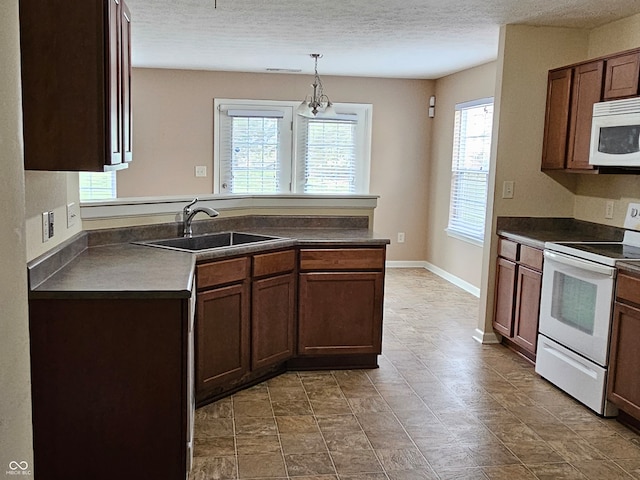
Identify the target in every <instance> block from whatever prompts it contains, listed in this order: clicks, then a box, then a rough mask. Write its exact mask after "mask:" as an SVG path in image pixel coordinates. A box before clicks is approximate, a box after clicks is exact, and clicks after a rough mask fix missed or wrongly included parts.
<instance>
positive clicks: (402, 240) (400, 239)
mask: <svg viewBox="0 0 640 480" xmlns="http://www.w3.org/2000/svg"><path fill="white" fill-rule="evenodd" d="M398 243H404V232H398Z"/></svg>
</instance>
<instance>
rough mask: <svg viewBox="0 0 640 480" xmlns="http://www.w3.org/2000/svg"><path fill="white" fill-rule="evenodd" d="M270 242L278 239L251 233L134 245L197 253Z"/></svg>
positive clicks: (233, 233)
mask: <svg viewBox="0 0 640 480" xmlns="http://www.w3.org/2000/svg"><path fill="white" fill-rule="evenodd" d="M270 240H279V238H278V237H269V236H266V235H256V234H253V233H241V232H222V233H209V234H206V235H197V236H193V237H178V238H168V239H166V240H153V241H149V242H136V243H138V244H140V245H148V246H150V247H160V248H168V249H171V250H183V251H187V252H197V251H200V250H209V249H212V248H223V247H232V246H236V245H244V244H247V243H258V242H268V241H270Z"/></svg>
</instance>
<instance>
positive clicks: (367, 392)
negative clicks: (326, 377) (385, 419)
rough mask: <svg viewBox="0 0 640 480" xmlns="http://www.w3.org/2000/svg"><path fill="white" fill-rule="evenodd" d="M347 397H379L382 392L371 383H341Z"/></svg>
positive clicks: (343, 392)
mask: <svg viewBox="0 0 640 480" xmlns="http://www.w3.org/2000/svg"><path fill="white" fill-rule="evenodd" d="M340 389H341V390H342V394H343V395H344V396H345V397H346V398H363V397H379V396H380V393H379V392H378V390H376V388H375V387H374V386H373V385H372V384H371V383H369V384H368V385H340Z"/></svg>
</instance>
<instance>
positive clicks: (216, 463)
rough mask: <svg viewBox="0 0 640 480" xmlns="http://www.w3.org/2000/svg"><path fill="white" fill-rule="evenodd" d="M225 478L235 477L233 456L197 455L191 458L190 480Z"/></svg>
mask: <svg viewBox="0 0 640 480" xmlns="http://www.w3.org/2000/svg"><path fill="white" fill-rule="evenodd" d="M212 478H215V479H220V480H226V479H231V478H237V465H236V458H235V457H216V458H211V457H197V458H194V459H193V468H192V470H191V475H190V476H189V479H190V480H210V479H212Z"/></svg>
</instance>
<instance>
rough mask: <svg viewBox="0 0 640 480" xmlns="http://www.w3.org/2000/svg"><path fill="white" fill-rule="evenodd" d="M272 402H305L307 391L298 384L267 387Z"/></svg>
mask: <svg viewBox="0 0 640 480" xmlns="http://www.w3.org/2000/svg"><path fill="white" fill-rule="evenodd" d="M269 397H270V398H271V401H272V402H306V401H307V393H306V392H305V391H304V388H302V385H300V386H285V387H273V388H272V387H269Z"/></svg>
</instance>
